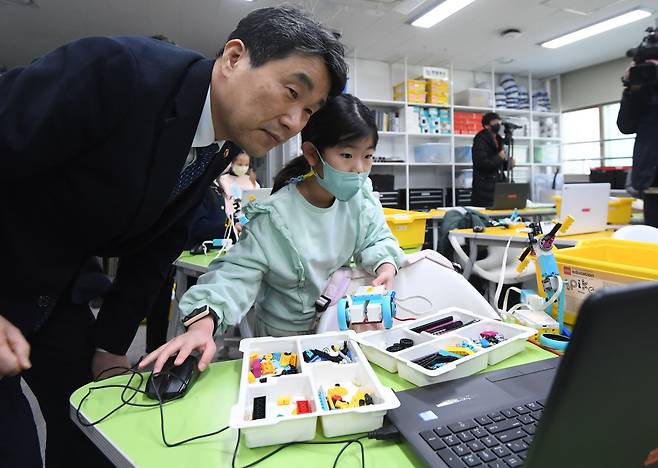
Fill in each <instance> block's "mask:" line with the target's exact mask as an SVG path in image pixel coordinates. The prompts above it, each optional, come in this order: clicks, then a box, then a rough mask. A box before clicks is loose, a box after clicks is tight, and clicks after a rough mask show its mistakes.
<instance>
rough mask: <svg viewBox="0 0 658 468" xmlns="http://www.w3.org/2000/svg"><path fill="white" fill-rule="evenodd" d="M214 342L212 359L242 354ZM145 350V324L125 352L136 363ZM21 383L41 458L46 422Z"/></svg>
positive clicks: (218, 342)
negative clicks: (38, 443)
mask: <svg viewBox="0 0 658 468" xmlns="http://www.w3.org/2000/svg"><path fill="white" fill-rule="evenodd" d="M175 332H176V330H171V329H170V332H169V336H170V337H171V336H173V334H174V333H175ZM216 342H217V348H218V350H219V351H218V353H217V355H216V356H215V359H214V360H215V361H219V360H227V359H238V358H240V357H241V356H242V355H241V353H240V352H239V351H238V349H237V348H236V347H235V346H231V347H229V348H225V347H224V338H222V337H219V338H218V339H217V341H216ZM145 350H146V326H145V325H140V326H139V329H138V330H137V335H135V339H134V340H133V342H132V344H131V345H130V348H129V349H128V352H127V353H126V354H127V356H128V359H129V360H130V362H131V363H136V362H137V361H138V360H139V358H140V357H142V356H144V354H145ZM21 383H22V384H23V392H24V393H25V396H26V397H27V399H28V400H29V402H30V406H31V407H32V412H33V413H34V417H35V421H36V423H37V430H38V432H39V442H40V444H41V457H42V458H43V456H44V450H45V441H46V423H45V421H44V420H43V417H42V416H41V410H40V409H39V404H38V403H37V400H36V398H35V397H34V395H33V394H32V392H31V391H30V389H29V387H28V386H27V385H26V384H25V382H21Z"/></svg>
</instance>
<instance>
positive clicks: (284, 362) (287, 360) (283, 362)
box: [279, 353, 290, 367]
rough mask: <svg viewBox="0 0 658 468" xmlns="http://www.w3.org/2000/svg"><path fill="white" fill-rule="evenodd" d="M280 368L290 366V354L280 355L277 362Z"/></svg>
mask: <svg viewBox="0 0 658 468" xmlns="http://www.w3.org/2000/svg"><path fill="white" fill-rule="evenodd" d="M279 364H281V367H285V366H287V365H289V364H290V353H283V354H281V359H280V360H279Z"/></svg>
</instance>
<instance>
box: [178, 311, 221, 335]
mask: <svg viewBox="0 0 658 468" xmlns="http://www.w3.org/2000/svg"><path fill="white" fill-rule="evenodd" d="M207 316H210V317H212V322H213V330H212V334H213V335H214V334H215V332H216V331H217V326H218V325H219V324H218V321H219V320H218V318H217V313H216V312H215V311H214V310H212V309H211V308H210V307H208V306H207V305H206V306H203V307H199V308H198V309H194V310H193V311H192V312H190V313H189V314H188V315H186V316H185V317H184V318H183V320H181V322H182V323H183V326H184V327H185V328H186V329H187V328H189V327H190V325H192V324H193V323H195V322H198V321H199V320H201V319H202V318H204V317H207Z"/></svg>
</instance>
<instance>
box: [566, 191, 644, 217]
mask: <svg viewBox="0 0 658 468" xmlns="http://www.w3.org/2000/svg"><path fill="white" fill-rule="evenodd" d="M553 200H554V201H555V211H557V216H558V218H561V216H560V206H561V205H562V197H561V196H560V195H553ZM632 205H633V198H631V197H620V198H611V199H610V200H609V201H608V224H630V222H631V216H633V206H632Z"/></svg>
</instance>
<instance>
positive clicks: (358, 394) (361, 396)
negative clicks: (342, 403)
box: [350, 390, 366, 408]
mask: <svg viewBox="0 0 658 468" xmlns="http://www.w3.org/2000/svg"><path fill="white" fill-rule="evenodd" d="M365 399H366V394H365V393H364V392H363V390H359V391H358V392H356V394H355V395H354V396H353V397H352V401H350V406H351V407H353V408H358V407H359V400H364V401H365Z"/></svg>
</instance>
